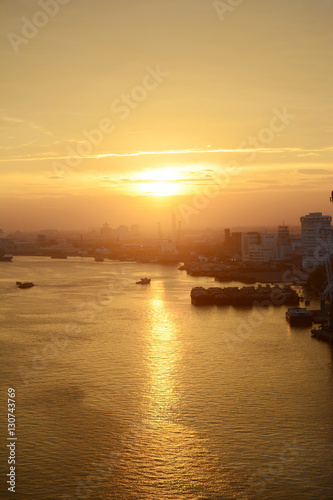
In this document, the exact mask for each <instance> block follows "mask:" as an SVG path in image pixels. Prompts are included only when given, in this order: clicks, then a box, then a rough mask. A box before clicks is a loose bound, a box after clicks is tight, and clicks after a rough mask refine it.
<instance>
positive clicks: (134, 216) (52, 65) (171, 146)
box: [0, 0, 333, 231]
mask: <svg viewBox="0 0 333 500" xmlns="http://www.w3.org/2000/svg"><path fill="white" fill-rule="evenodd" d="M46 4H47V5H48V7H47V6H46V7H45V5H46ZM51 4H52V5H53V10H52V9H51V7H50V5H51ZM221 4H223V2H213V1H209V2H207V1H206V0H195V1H191V2H190V1H189V0H172V1H169V2H167V3H166V2H162V1H161V0H154V1H148V2H146V1H142V0H136V1H135V2H134V1H128V2H115V1H105V0H101V1H100V2H98V3H96V2H92V0H83V1H81V2H80V3H79V4H78V3H77V2H75V1H68V2H66V1H64V0H62V2H60V0H59V2H58V3H57V2H50V5H49V3H48V2H43V0H40V1H39V2H38V1H31V2H26V1H23V0H17V1H15V2H9V1H5V2H2V14H3V15H2V19H1V34H2V44H1V56H2V61H3V66H4V67H5V68H6V71H5V73H4V75H3V78H2V81H1V84H0V85H1V93H2V110H1V114H2V127H1V131H2V139H1V150H2V158H1V170H0V176H1V182H2V194H1V198H2V217H1V222H0V227H3V229H4V231H8V228H21V229H22V230H23V228H25V229H26V230H38V229H39V228H41V227H60V228H62V229H75V228H76V227H89V226H99V225H101V224H102V223H104V222H108V223H109V224H110V225H111V226H112V225H118V224H128V223H131V222H130V221H133V222H132V223H134V224H140V225H150V226H153V225H154V224H156V222H157V221H161V222H162V223H164V224H167V223H168V221H169V219H170V212H176V213H177V219H181V220H182V221H183V223H184V224H185V225H186V226H188V227H201V226H214V227H216V226H222V227H229V226H244V225H245V226H247V225H254V224H255V225H267V224H269V225H276V226H277V225H278V224H281V223H282V221H283V220H285V222H286V224H289V225H293V224H298V223H299V217H300V216H301V215H304V214H307V213H309V212H318V211H319V212H320V211H321V212H323V213H327V214H330V213H331V206H330V203H329V193H330V191H331V188H332V185H333V182H332V181H333V169H332V152H333V146H332V130H333V127H332V118H331V116H332V83H333V82H332V80H333V78H332V76H333V70H332V64H331V63H332V50H333V49H332V30H331V19H332V14H333V3H332V2H330V1H326V0H322V1H315V2H311V1H309V2H307V1H304V0H297V1H296V0H295V1H293V2H288V1H286V0H280V1H279V2H276V1H274V0H270V1H267V0H257V1H255V2H240V3H239V4H238V5H237V6H234V7H230V6H229V7H230V8H229V10H227V11H226V12H224V13H223V12H222V10H221V7H220V6H221ZM43 6H44V7H43ZM50 9H51V10H50ZM198 196H199V198H197V197H198Z"/></svg>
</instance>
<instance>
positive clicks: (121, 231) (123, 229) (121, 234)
mask: <svg viewBox="0 0 333 500" xmlns="http://www.w3.org/2000/svg"><path fill="white" fill-rule="evenodd" d="M116 235H117V236H118V238H119V239H120V240H127V239H128V237H129V228H128V226H123V225H122V226H118V227H117V229H116Z"/></svg>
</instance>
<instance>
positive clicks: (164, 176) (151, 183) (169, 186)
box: [138, 168, 180, 196]
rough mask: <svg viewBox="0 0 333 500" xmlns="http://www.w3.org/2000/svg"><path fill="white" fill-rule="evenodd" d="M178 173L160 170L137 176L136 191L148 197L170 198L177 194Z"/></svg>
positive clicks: (171, 170) (164, 169) (173, 170)
mask: <svg viewBox="0 0 333 500" xmlns="http://www.w3.org/2000/svg"><path fill="white" fill-rule="evenodd" d="M179 179H180V177H179V172H177V171H176V170H175V169H166V168H161V169H157V170H150V171H148V172H145V173H144V174H141V175H140V176H139V182H138V190H139V191H140V193H141V194H146V195H149V196H171V195H175V194H177V193H178V192H179V187H180V186H179V182H178V181H179Z"/></svg>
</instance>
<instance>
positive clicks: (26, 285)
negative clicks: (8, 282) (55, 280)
mask: <svg viewBox="0 0 333 500" xmlns="http://www.w3.org/2000/svg"><path fill="white" fill-rule="evenodd" d="M16 285H17V287H18V288H32V287H33V286H35V284H34V283H32V282H30V281H17V282H16Z"/></svg>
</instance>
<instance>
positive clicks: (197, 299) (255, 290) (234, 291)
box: [191, 285, 300, 307]
mask: <svg viewBox="0 0 333 500" xmlns="http://www.w3.org/2000/svg"><path fill="white" fill-rule="evenodd" d="M191 302H192V304H193V305H195V306H205V305H214V304H215V305H217V306H229V305H232V306H236V307H237V306H240V307H242V306H259V307H261V306H269V305H272V306H281V305H290V306H297V305H298V304H299V302H300V298H299V296H298V294H297V292H296V291H295V290H293V289H292V288H291V287H290V286H284V287H283V288H280V287H279V286H278V285H275V286H274V287H271V286H270V285H266V286H262V285H258V287H254V286H246V287H243V288H238V287H227V288H219V287H211V288H207V289H205V288H203V287H195V288H193V289H192V290H191Z"/></svg>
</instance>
